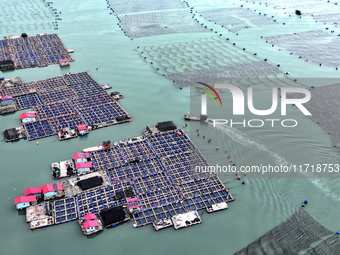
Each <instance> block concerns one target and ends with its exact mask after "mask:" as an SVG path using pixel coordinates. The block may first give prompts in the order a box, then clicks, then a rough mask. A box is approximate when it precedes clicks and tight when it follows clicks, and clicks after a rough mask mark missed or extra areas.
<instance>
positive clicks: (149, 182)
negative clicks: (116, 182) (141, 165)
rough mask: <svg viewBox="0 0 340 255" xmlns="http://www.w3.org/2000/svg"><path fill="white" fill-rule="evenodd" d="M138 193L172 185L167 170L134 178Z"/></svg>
mask: <svg viewBox="0 0 340 255" xmlns="http://www.w3.org/2000/svg"><path fill="white" fill-rule="evenodd" d="M132 181H133V183H134V184H135V188H136V191H137V193H138V194H143V193H145V192H148V191H150V190H156V189H161V188H163V187H167V186H170V185H171V182H170V180H169V179H168V177H167V176H166V174H165V172H158V173H153V174H150V175H146V176H143V177H140V178H136V179H133V180H132Z"/></svg>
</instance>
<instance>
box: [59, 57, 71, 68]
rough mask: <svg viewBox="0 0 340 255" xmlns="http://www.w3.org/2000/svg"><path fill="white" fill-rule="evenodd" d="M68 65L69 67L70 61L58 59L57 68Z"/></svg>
mask: <svg viewBox="0 0 340 255" xmlns="http://www.w3.org/2000/svg"><path fill="white" fill-rule="evenodd" d="M69 65H70V60H69V59H68V58H65V59H59V66H60V67H64V66H69Z"/></svg>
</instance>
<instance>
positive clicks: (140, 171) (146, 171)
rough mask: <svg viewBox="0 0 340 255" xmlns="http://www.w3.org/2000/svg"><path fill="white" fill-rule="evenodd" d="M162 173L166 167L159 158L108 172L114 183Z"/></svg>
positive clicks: (133, 163)
mask: <svg viewBox="0 0 340 255" xmlns="http://www.w3.org/2000/svg"><path fill="white" fill-rule="evenodd" d="M161 171H164V167H163V165H162V164H161V163H160V161H159V159H158V158H154V159H147V160H143V161H140V160H137V161H135V162H130V163H129V164H126V165H122V166H117V167H114V168H112V169H108V170H107V172H108V175H109V177H110V178H111V180H112V182H114V181H119V180H129V179H134V178H138V177H143V176H146V175H150V174H153V173H157V172H161Z"/></svg>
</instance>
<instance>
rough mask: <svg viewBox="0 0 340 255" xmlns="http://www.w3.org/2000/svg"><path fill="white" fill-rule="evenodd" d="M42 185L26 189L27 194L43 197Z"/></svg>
mask: <svg viewBox="0 0 340 255" xmlns="http://www.w3.org/2000/svg"><path fill="white" fill-rule="evenodd" d="M41 193H42V190H41V187H35V188H28V189H25V196H35V197H36V198H37V199H39V198H41Z"/></svg>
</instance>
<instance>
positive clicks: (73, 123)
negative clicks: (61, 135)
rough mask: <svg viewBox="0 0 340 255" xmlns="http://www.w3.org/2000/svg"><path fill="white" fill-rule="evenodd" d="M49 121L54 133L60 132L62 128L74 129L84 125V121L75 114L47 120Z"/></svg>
mask: <svg viewBox="0 0 340 255" xmlns="http://www.w3.org/2000/svg"><path fill="white" fill-rule="evenodd" d="M49 121H50V123H51V127H52V128H53V130H54V131H55V132H56V133H57V132H60V131H61V130H63V129H64V128H71V129H75V128H76V127H77V126H79V125H83V124H85V123H84V120H83V119H82V118H81V117H80V116H79V115H78V114H75V113H72V114H66V115H63V116H57V117H54V118H51V119H49Z"/></svg>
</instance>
